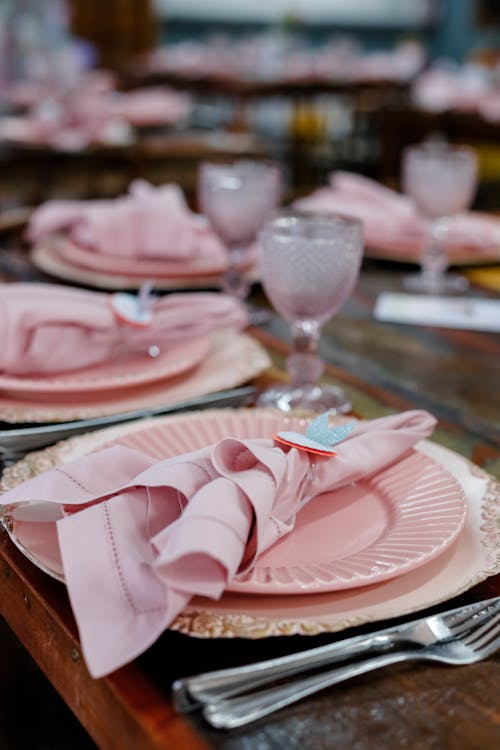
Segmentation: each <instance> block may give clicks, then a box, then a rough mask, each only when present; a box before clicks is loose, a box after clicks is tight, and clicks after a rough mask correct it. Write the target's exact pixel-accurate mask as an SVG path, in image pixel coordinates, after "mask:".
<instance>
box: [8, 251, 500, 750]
mask: <svg viewBox="0 0 500 750" xmlns="http://www.w3.org/2000/svg"><path fill="white" fill-rule="evenodd" d="M400 277H401V272H400V270H399V269H397V268H395V267H393V266H384V265H380V264H379V265H375V264H371V263H368V264H366V268H365V270H364V271H363V274H362V278H361V281H360V284H359V286H358V289H357V291H356V293H355V295H354V297H353V299H352V300H351V301H350V302H349V303H348V305H347V306H346V307H345V308H344V310H343V311H342V313H341V314H339V315H338V316H337V318H336V319H335V320H334V321H332V322H331V323H330V324H329V325H327V326H326V327H325V336H324V340H323V353H324V354H325V356H326V357H327V358H328V359H329V360H330V361H331V362H334V363H335V365H329V367H328V372H327V377H328V378H329V379H333V380H335V381H337V382H340V383H341V384H343V385H344V387H345V388H346V389H347V391H348V392H349V394H350V396H351V398H352V400H353V405H354V410H355V412H356V413H358V414H360V415H362V416H367V417H374V416H378V415H380V414H383V413H387V412H389V411H394V410H399V409H404V408H411V407H415V406H416V407H422V408H427V409H429V410H430V411H432V412H434V413H435V414H436V416H437V417H438V418H439V428H438V430H437V431H436V434H435V436H434V439H436V440H437V441H438V442H442V443H444V444H446V445H448V446H450V447H452V448H453V449H454V450H456V451H458V452H460V453H463V454H464V455H466V456H468V457H469V458H472V459H473V460H474V461H475V462H476V463H477V464H479V465H480V466H482V467H485V468H487V469H488V470H489V471H490V472H491V473H494V474H496V475H497V476H500V443H499V427H500V402H499V395H498V383H499V382H500V379H499V377H498V376H499V367H500V365H499V360H500V358H499V354H500V340H499V337H498V336H494V335H491V334H483V333H472V332H463V331H461V332H459V331H451V330H445V329H437V328H417V327H410V326H396V325H389V324H382V323H377V322H375V321H374V320H373V319H372V316H371V309H372V305H373V301H374V298H375V296H376V294H377V293H378V292H379V291H380V290H381V289H384V288H385V289H386V288H393V289H396V288H398V287H399V284H400ZM256 298H258V294H257V295H256ZM283 330H284V329H283V326H282V325H281V324H280V323H279V322H278V321H277V320H274V321H273V322H272V324H271V325H270V328H269V331H267V332H265V331H256V332H255V335H256V336H257V337H258V338H260V339H261V340H262V341H263V342H264V343H265V344H266V345H267V346H268V347H269V349H270V351H271V353H272V354H273V356H274V357H275V361H276V365H277V366H280V365H281V364H282V358H283V355H284V354H285V353H286V344H284V343H282V342H281V341H279V340H278V339H277V338H276V334H278V335H279V336H282V335H283ZM499 594H500V576H495V577H491V578H489V579H487V580H486V581H484V582H483V583H481V584H480V585H478V586H476V587H475V588H474V589H472V590H471V591H469V592H467V593H466V594H463V595H462V596H460V597H458V598H456V599H454V600H453V601H451V602H448V603H446V605H443V606H441V607H439V608H437V609H443V608H447V607H448V606H452V605H453V606H458V605H460V604H462V603H466V602H469V601H474V600H477V599H480V598H486V597H489V596H493V595H499ZM0 612H1V614H2V615H3V617H4V618H5V619H6V621H7V622H8V623H9V624H10V626H11V627H12V629H13V630H14V632H15V633H16V635H17V637H18V638H19V640H20V641H21V642H22V643H23V644H24V646H25V648H26V649H27V650H28V651H29V652H30V653H31V654H32V656H33V657H34V659H35V660H36V662H37V663H38V664H39V665H40V667H41V668H42V670H43V671H44V672H45V674H46V675H47V676H48V678H49V680H50V681H51V683H52V684H53V685H54V686H55V687H56V689H57V690H58V691H59V692H60V694H61V695H62V697H63V698H64V700H65V701H66V703H67V704H68V705H69V706H70V707H71V709H72V710H73V711H74V713H75V714H76V716H77V717H78V719H79V720H80V722H81V723H82V724H83V725H84V726H85V727H86V729H87V730H88V732H89V733H90V735H91V736H92V737H93V738H94V740H95V742H96V743H97V745H98V746H99V747H100V748H103V749H104V750H153V748H154V749H156V750H159V749H160V748H162V749H165V748H176V749H180V748H186V750H187V749H188V748H189V750H196V748H208V747H217V748H222V749H223V750H271V749H273V750H274V748H276V750H277V749H278V748H287V749H288V748H297V750H298V749H299V748H300V749H301V750H302V748H307V749H308V750H315V749H316V748H318V750H320V749H321V750H323V748H330V747H331V748H335V750H344V749H346V750H347V748H356V749H357V750H373V749H374V748H377V749H378V748H384V750H392V749H394V750H395V749H396V748H398V749H399V748H412V749H414V750H434V748H439V749H440V750H464V748H467V750H476V749H477V750H488V749H489V748H491V749H493V748H495V747H498V746H499V743H500V711H499V697H500V656H498V655H497V656H495V657H492V658H490V659H488V660H487V661H485V662H482V663H479V664H476V665H473V666H467V667H454V668H450V667H445V666H438V665H427V664H423V665H416V664H413V665H405V664H401V665H396V666H393V667H391V668H388V669H385V670H384V671H382V672H380V673H372V674H368V675H365V676H364V677H360V678H357V679H355V680H352V681H350V682H349V683H345V684H343V685H340V686H337V687H335V688H331V689H328V690H326V691H324V692H322V693H320V694H319V695H317V696H315V697H313V698H310V699H308V700H305V701H303V702H301V703H299V704H298V705H296V706H292V707H290V708H288V709H285V710H283V711H281V712H279V713H277V714H275V715H273V716H271V717H269V718H268V719H267V720H262V721H259V722H256V723H255V724H252V725H250V726H248V727H246V728H242V729H240V730H234V731H230V732H217V731H215V730H212V729H210V728H209V727H208V726H207V725H205V724H204V722H203V720H202V719H201V718H200V717H199V716H198V715H197V714H193V715H190V716H188V717H184V716H178V715H176V714H175V712H174V711H173V708H172V706H171V703H170V698H169V689H170V685H171V682H172V680H173V679H175V678H176V677H178V676H181V675H186V674H190V673H194V672H199V671H204V670H206V669H213V668H218V667H223V666H229V665H233V664H240V663H245V662H250V661H254V660H258V659H261V658H267V657H270V656H272V655H277V654H282V653H286V652H288V651H292V650H297V649H300V648H306V647H310V646H315V645H318V644H322V643H325V642H329V641H333V640H336V638H339V637H342V635H339V636H334V635H329V636H315V637H310V638H307V639H306V638H304V637H302V638H301V637H299V636H291V637H276V638H268V639H264V640H261V641H241V640H239V639H234V640H229V641H228V640H221V641H218V640H210V641H205V640H197V639H194V638H189V637H187V636H184V635H181V634H179V633H174V632H166V633H165V634H164V635H163V636H162V637H161V638H160V639H159V641H158V642H157V643H156V644H155V645H154V646H153V647H152V648H150V649H149V650H148V652H146V654H144V655H143V656H142V657H141V658H139V659H138V660H136V661H135V662H133V663H132V664H130V665H128V666H126V667H124V668H122V669H120V670H118V671H117V672H115V673H114V674H112V675H110V676H109V677H107V678H104V679H101V680H92V679H91V678H90V677H89V675H88V672H87V669H86V667H85V665H84V663H83V660H82V657H81V653H80V646H79V642H78V637H77V632H76V628H75V623H74V619H73V616H72V613H71V609H70V606H69V601H68V597H67V594H66V590H65V588H64V587H63V586H62V585H61V584H59V583H57V582H55V581H53V580H51V579H50V578H48V577H47V576H45V575H44V574H43V573H41V572H40V571H39V570H38V569H37V568H35V567H34V566H33V565H32V564H31V563H30V562H29V561H28V560H27V559H25V558H24V557H23V555H21V554H20V553H19V552H18V551H17V550H16V549H15V548H14V547H13V545H12V544H11V542H10V541H9V540H8V538H7V537H6V535H5V534H0ZM360 630H361V631H362V630H363V629H362V628H361V629H359V628H358V629H353V630H352V631H350V633H355V632H359V631H360ZM343 635H345V634H343Z"/></svg>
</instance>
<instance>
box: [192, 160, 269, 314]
mask: <svg viewBox="0 0 500 750" xmlns="http://www.w3.org/2000/svg"><path fill="white" fill-rule="evenodd" d="M198 198H199V204H200V208H201V210H202V212H203V213H204V214H205V216H206V217H207V219H208V220H209V222H210V224H211V226H212V228H213V229H214V231H215V232H216V233H217V234H218V236H219V237H220V239H221V240H222V242H223V243H224V244H225V246H226V247H227V250H228V267H227V270H226V273H225V274H224V277H223V280H222V289H223V291H224V292H227V293H228V294H231V295H233V296H236V297H238V298H240V299H242V300H244V299H246V297H247V296H248V293H249V290H250V284H249V281H248V278H247V275H246V274H245V269H248V266H249V265H251V258H249V254H250V252H251V248H252V245H253V244H254V243H255V240H256V238H257V234H258V232H259V230H260V229H261V227H262V226H263V224H264V223H265V221H266V219H268V218H269V216H271V214H272V213H273V211H274V210H275V209H276V206H277V205H278V203H279V201H280V199H281V170H280V169H279V167H278V166H277V165H275V164H270V163H267V162H257V161H251V160H240V161H236V162H232V163H229V164H216V163H211V162H204V163H203V164H202V165H201V167H200V171H199V179H198Z"/></svg>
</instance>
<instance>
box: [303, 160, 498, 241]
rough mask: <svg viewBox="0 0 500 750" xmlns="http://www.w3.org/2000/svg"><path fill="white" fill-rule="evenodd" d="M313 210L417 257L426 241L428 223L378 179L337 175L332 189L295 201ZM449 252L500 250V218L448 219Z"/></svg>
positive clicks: (471, 215)
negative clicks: (348, 219) (347, 220)
mask: <svg viewBox="0 0 500 750" xmlns="http://www.w3.org/2000/svg"><path fill="white" fill-rule="evenodd" d="M295 206H296V207H297V208H302V209H304V210H308V211H311V210H312V211H329V212H334V213H343V214H348V215H351V216H356V217H357V218H359V219H360V220H361V221H362V222H363V229H364V235H365V243H366V244H367V245H370V244H373V245H374V246H381V245H383V244H384V242H385V243H387V244H388V245H392V244H398V245H404V246H406V248H407V250H408V251H409V252H412V253H413V252H416V251H417V252H418V251H419V250H420V249H421V248H422V246H423V243H424V242H425V223H424V220H423V219H422V218H421V217H420V216H419V214H418V212H417V210H416V208H415V207H414V205H413V203H412V201H411V200H410V199H409V198H407V197H406V196H404V195H402V194H401V193H397V192H396V191H394V190H390V189H389V188H387V187H384V186H383V185H381V184H380V183H378V182H376V181H375V180H371V179H370V178H368V177H364V176H362V175H357V174H352V173H349V172H341V171H339V172H334V173H333V174H332V175H331V176H330V184H329V186H328V187H324V188H320V189H319V190H316V191H315V192H313V193H312V194H311V195H310V196H308V197H305V198H301V199H299V200H298V201H296V203H295ZM444 242H445V246H446V248H447V250H448V251H449V252H450V251H453V250H455V249H457V248H464V247H466V248H468V249H472V250H478V251H480V250H484V249H491V248H497V247H499V245H500V219H498V218H497V217H495V216H489V215H486V214H476V213H472V212H464V213H461V214H458V215H456V216H452V217H450V218H449V219H448V220H447V232H446V238H445V240H444Z"/></svg>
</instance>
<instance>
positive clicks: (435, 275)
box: [422, 218, 448, 286]
mask: <svg viewBox="0 0 500 750" xmlns="http://www.w3.org/2000/svg"><path fill="white" fill-rule="evenodd" d="M445 234H446V219H444V218H440V219H433V220H432V221H430V222H429V223H428V226H427V238H426V244H425V247H424V251H423V253H422V274H423V275H424V276H425V277H426V278H427V279H429V280H430V281H431V282H432V281H435V282H436V286H438V282H439V280H440V279H442V277H443V275H444V272H445V271H446V268H447V266H448V259H447V257H446V252H445V249H444V247H443V240H444V237H445Z"/></svg>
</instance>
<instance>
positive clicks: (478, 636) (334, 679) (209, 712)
mask: <svg viewBox="0 0 500 750" xmlns="http://www.w3.org/2000/svg"><path fill="white" fill-rule="evenodd" d="M498 648H500V614H496V615H494V616H493V617H492V618H489V619H488V621H487V622H486V623H485V624H483V625H482V626H481V627H479V628H477V630H473V631H469V633H468V634H467V635H465V636H461V637H460V638H457V639H456V640H453V641H445V642H443V643H436V644H434V645H430V646H421V647H417V648H416V649H415V650H413V649H405V648H402V649H400V650H396V651H394V652H392V653H387V654H380V655H378V656H375V657H373V658H369V659H365V660H364V661H362V662H360V663H358V664H352V665H346V666H343V667H336V668H334V669H332V670H329V671H327V672H326V673H321V674H319V675H314V676H312V677H306V678H304V679H300V680H297V681H293V682H291V683H287V684H286V685H281V686H278V687H276V688H268V689H266V690H258V691H256V692H255V693H251V694H250V695H248V696H243V697H237V698H229V699H227V700H223V701H220V702H219V703H214V704H208V705H207V706H205V707H204V709H203V716H204V717H205V719H206V720H207V721H208V722H209V724H211V725H212V726H214V727H216V728H219V729H232V728H233V727H240V726H243V725H244V724H248V723H250V722H251V721H255V720H256V719H259V718H261V717H262V716H267V715H268V714H270V713H273V712H274V711H278V710H279V709H280V708H284V707H285V706H289V705H290V704H292V703H296V702H297V701H299V700H301V699H302V698H306V697H307V696H309V695H312V694H313V693H316V692H318V691H319V690H323V688H326V687H329V686H331V685H335V684H337V683H338V682H342V681H343V680H347V679H350V678H351V677H356V676H357V675H361V674H364V673H365V672H370V671H372V670H374V669H380V668H381V667H385V666H387V665H389V664H395V663H397V662H401V661H409V660H411V659H421V660H429V661H439V662H443V663H445V664H452V665H460V664H462V665H463V664H473V663H474V662H477V661H481V660H482V659H486V658H487V657H488V656H491V654H493V653H494V652H495V651H496V650H497V649H498Z"/></svg>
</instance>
